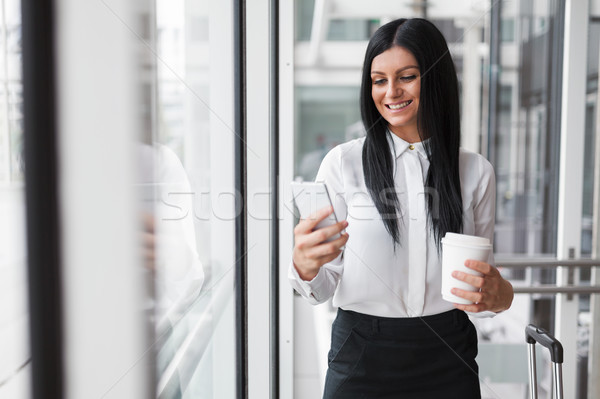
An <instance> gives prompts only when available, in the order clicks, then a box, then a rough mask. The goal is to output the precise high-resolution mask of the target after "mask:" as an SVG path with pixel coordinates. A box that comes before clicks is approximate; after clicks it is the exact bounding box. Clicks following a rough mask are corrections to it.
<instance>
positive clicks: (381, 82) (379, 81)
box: [373, 79, 385, 85]
mask: <svg viewBox="0 0 600 399" xmlns="http://www.w3.org/2000/svg"><path fill="white" fill-rule="evenodd" d="M384 83H385V79H376V80H374V81H373V84H374V85H381V84H384Z"/></svg>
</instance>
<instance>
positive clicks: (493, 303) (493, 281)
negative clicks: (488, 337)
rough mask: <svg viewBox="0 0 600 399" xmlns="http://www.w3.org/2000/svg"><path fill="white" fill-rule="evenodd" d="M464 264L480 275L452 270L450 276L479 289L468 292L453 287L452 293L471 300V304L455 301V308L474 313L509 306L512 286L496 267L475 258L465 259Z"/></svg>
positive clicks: (499, 309)
mask: <svg viewBox="0 0 600 399" xmlns="http://www.w3.org/2000/svg"><path fill="white" fill-rule="evenodd" d="M465 266H466V267H468V268H469V269H473V270H476V271H478V272H480V273H481V274H482V275H481V276H473V275H471V274H468V273H463V272H459V271H454V272H453V273H452V277H454V278H456V279H458V280H461V281H464V282H465V283H467V284H470V285H472V286H474V287H476V288H479V291H475V292H469V291H465V290H461V289H459V288H453V289H452V291H451V292H452V293H453V294H454V295H456V296H459V297H461V298H465V299H468V300H470V301H473V304H472V305H460V304H458V303H455V304H454V306H455V307H456V308H458V309H460V310H464V311H466V312H474V313H477V312H483V311H484V310H490V311H492V312H496V313H497V312H501V311H503V310H506V309H508V308H510V305H511V304H512V300H513V297H514V291H513V287H512V285H511V284H510V283H509V282H508V281H506V280H505V279H504V278H502V276H501V275H500V272H499V271H498V269H496V268H495V267H494V266H492V265H490V264H488V263H485V262H479V261H476V260H467V261H466V262H465Z"/></svg>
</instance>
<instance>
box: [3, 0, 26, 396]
mask: <svg viewBox="0 0 600 399" xmlns="http://www.w3.org/2000/svg"><path fill="white" fill-rule="evenodd" d="M0 4H1V5H0V220H2V223H0V242H1V243H2V244H0V353H1V354H2V356H0V397H3V398H28V397H30V396H31V392H30V386H29V383H30V366H29V361H30V348H29V310H28V305H27V292H28V291H27V290H28V284H27V258H26V256H27V255H26V235H25V233H26V230H25V180H24V175H23V174H24V164H23V115H22V83H21V2H20V1H18V0H5V1H3V2H2V3H0Z"/></svg>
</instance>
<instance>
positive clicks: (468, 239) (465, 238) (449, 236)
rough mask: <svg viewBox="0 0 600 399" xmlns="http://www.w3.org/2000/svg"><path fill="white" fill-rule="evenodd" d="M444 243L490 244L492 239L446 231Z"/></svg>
mask: <svg viewBox="0 0 600 399" xmlns="http://www.w3.org/2000/svg"><path fill="white" fill-rule="evenodd" d="M442 243H447V244H461V245H475V246H488V245H490V240H489V239H487V238H485V237H478V236H470V235H467V234H457V233H446V235H445V236H444V238H442Z"/></svg>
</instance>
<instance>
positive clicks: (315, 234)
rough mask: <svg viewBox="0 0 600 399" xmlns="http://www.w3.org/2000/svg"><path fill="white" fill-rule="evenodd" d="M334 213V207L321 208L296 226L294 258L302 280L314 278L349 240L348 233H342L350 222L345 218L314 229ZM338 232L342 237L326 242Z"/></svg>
mask: <svg viewBox="0 0 600 399" xmlns="http://www.w3.org/2000/svg"><path fill="white" fill-rule="evenodd" d="M332 213H333V207H327V208H323V209H320V210H318V211H317V212H315V213H314V214H312V215H311V216H310V217H309V218H308V219H302V220H300V222H299V223H298V224H297V225H296V227H295V228H294V242H295V246H294V252H293V255H292V259H293V261H294V267H295V268H296V270H297V271H298V274H299V275H300V278H301V279H302V280H305V281H310V280H312V279H313V278H314V277H315V276H316V275H317V274H318V273H319V269H320V268H321V266H323V265H324V264H326V263H328V262H331V261H332V260H334V259H335V258H337V257H338V255H339V254H340V253H341V252H342V249H341V248H342V247H343V246H344V245H346V242H347V241H348V234H347V233H342V230H344V229H345V228H346V227H347V226H348V222H347V221H345V220H342V221H341V222H338V223H336V224H333V225H331V226H327V227H323V228H321V229H318V230H314V228H315V226H316V225H317V224H318V223H319V222H320V221H321V220H323V219H325V218H326V217H327V216H329V215H331V214H332ZM338 233H340V234H341V237H339V238H337V239H335V240H333V241H330V242H324V241H325V240H327V239H328V238H329V237H332V236H334V235H336V234H338Z"/></svg>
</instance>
